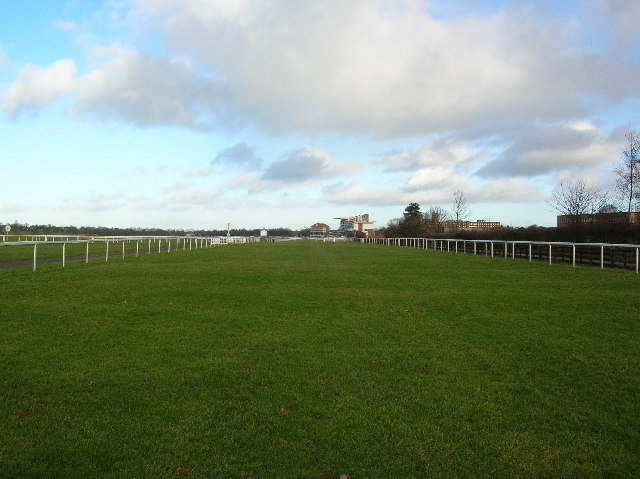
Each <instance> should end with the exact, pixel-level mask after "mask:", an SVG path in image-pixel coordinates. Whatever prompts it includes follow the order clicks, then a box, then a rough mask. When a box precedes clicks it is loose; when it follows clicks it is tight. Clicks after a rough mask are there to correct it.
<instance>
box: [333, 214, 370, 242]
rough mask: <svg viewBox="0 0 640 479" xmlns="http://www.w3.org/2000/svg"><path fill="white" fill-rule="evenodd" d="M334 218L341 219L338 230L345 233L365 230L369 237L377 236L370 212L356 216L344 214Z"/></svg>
mask: <svg viewBox="0 0 640 479" xmlns="http://www.w3.org/2000/svg"><path fill="white" fill-rule="evenodd" d="M334 220H340V227H339V228H338V231H340V232H341V233H344V234H348V233H351V232H352V231H355V232H363V233H364V234H366V235H367V237H370V236H375V234H374V231H373V223H374V222H373V221H370V220H369V214H368V213H367V214H364V215H356V216H342V217H339V218H334Z"/></svg>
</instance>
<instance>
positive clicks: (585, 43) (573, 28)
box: [0, 0, 640, 229]
mask: <svg viewBox="0 0 640 479" xmlns="http://www.w3.org/2000/svg"><path fill="white" fill-rule="evenodd" d="M638 25H640V2H636V1H628V0H582V1H578V0H576V1H569V0H567V1H561V0H549V1H544V0H536V1H534V0H530V1H526V0H514V1H507V0H505V1H500V0H459V1H446V0H441V1H438V0H433V1H431V0H349V1H345V0H313V1H300V0H275V1H274V0H102V1H100V0H93V1H90V0H21V1H15V2H14V1H11V2H9V1H6V2H2V10H1V14H0V165H1V166H2V168H1V172H2V173H1V176H0V177H1V178H2V184H0V222H12V221H14V220H18V221H20V222H23V223H30V224H39V223H45V224H47V223H51V224H58V225H76V226H81V225H104V226H145V227H146V226H157V227H177V228H215V229H218V228H222V227H223V226H224V224H225V223H227V222H231V223H232V224H233V225H234V226H236V227H239V228H257V227H267V228H268V227H277V226H283V227H289V228H293V229H297V228H303V227H307V226H309V225H311V224H313V223H315V222H318V221H320V222H326V223H328V224H329V225H331V226H334V227H337V224H338V222H337V221H336V220H333V219H332V218H334V217H337V216H346V215H355V214H362V213H370V214H371V217H372V219H373V220H375V221H376V223H377V225H378V226H384V225H385V224H386V223H387V222H388V221H389V220H390V219H392V218H395V217H398V216H401V215H402V212H403V210H404V208H405V206H406V205H407V204H408V203H410V202H417V203H419V204H420V205H421V207H422V209H423V210H426V209H428V208H429V207H430V206H436V205H438V206H441V207H443V208H445V209H449V208H450V207H451V200H452V198H453V192H454V191H456V190H463V191H464V192H465V193H466V194H468V196H469V200H470V205H471V207H470V210H471V217H472V218H470V219H477V218H484V219H487V220H494V221H501V222H502V223H504V224H511V225H514V226H526V225H529V224H539V225H545V226H547V225H555V213H554V212H553V211H552V210H551V209H550V208H549V206H547V203H546V199H547V198H548V197H549V195H550V192H551V190H552V189H553V187H554V186H555V185H556V184H557V183H558V182H559V181H562V180H566V179H568V178H575V177H581V178H584V179H586V180H588V181H589V182H590V183H592V184H594V185H599V186H603V187H609V186H611V184H612V183H613V175H612V169H613V167H614V165H615V164H616V162H617V161H618V159H619V155H620V149H621V148H622V147H623V145H624V135H625V133H626V132H627V131H628V129H629V127H630V126H632V127H636V128H637V127H638V126H640V121H639V120H640V119H639V118H638V112H639V111H640V110H639V107H640V81H639V79H640V29H638Z"/></svg>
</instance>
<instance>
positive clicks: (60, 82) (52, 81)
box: [2, 60, 76, 116]
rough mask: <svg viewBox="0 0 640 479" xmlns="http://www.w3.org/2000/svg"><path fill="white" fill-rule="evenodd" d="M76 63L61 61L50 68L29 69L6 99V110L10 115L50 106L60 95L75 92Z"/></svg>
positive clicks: (36, 67) (26, 68)
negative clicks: (73, 90)
mask: <svg viewBox="0 0 640 479" xmlns="http://www.w3.org/2000/svg"><path fill="white" fill-rule="evenodd" d="M75 73H76V65H75V62H74V61H73V60H59V61H57V62H54V63H52V64H51V65H49V66H48V67H46V68H42V67H39V66H36V65H25V66H24V67H22V69H21V70H20V73H19V74H18V78H17V80H15V81H14V82H13V83H11V85H9V88H8V89H7V92H6V94H5V96H4V98H3V99H2V109H3V110H5V111H6V112H7V113H9V114H10V115H14V116H16V115H20V114H21V113H23V112H25V111H27V110H36V109H39V108H42V107H45V106H47V105H48V104H50V103H52V102H53V101H54V100H56V99H57V98H58V97H59V96H60V95H63V94H65V93H69V92H71V90H72V89H73V87H74V82H75Z"/></svg>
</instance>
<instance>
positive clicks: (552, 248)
mask: <svg viewBox="0 0 640 479" xmlns="http://www.w3.org/2000/svg"><path fill="white" fill-rule="evenodd" d="M355 241H359V242H361V243H366V244H379V245H386V246H405V247H409V248H423V249H435V250H440V251H448V252H454V253H473V254H474V255H478V254H480V255H484V256H491V257H496V256H499V257H504V258H511V259H515V258H526V259H528V260H529V261H533V260H534V259H536V260H543V261H548V262H549V264H552V262H554V261H555V262H564V263H571V264H572V266H576V264H583V265H592V266H599V267H600V268H605V267H613V268H624V269H629V270H635V272H636V274H637V273H638V272H639V270H640V245H636V244H610V243H560V242H544V241H503V240H464V239H438V238H359V239H356V240H355Z"/></svg>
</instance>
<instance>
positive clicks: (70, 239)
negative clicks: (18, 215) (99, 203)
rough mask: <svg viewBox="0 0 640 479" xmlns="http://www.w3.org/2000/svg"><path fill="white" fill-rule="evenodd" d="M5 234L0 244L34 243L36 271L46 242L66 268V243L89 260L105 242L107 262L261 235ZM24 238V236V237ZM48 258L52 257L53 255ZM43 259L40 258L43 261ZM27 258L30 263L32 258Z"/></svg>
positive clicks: (249, 238) (243, 240)
mask: <svg viewBox="0 0 640 479" xmlns="http://www.w3.org/2000/svg"><path fill="white" fill-rule="evenodd" d="M3 236H4V237H3V241H2V242H0V247H11V246H33V263H32V264H33V271H36V267H37V264H38V261H39V259H38V246H43V245H60V247H61V249H60V253H59V254H60V256H57V257H55V258H54V259H53V260H54V261H60V262H62V267H63V268H64V267H65V265H66V261H67V260H68V259H70V258H68V256H67V245H76V244H85V245H86V248H85V251H84V261H85V263H88V262H89V258H90V255H89V246H90V245H92V244H104V246H105V248H104V251H103V254H104V260H105V262H106V261H109V258H113V257H114V256H120V255H121V256H122V259H124V258H125V255H126V254H134V253H135V256H136V257H137V256H138V255H139V254H141V253H147V254H151V253H152V252H157V253H162V252H167V253H170V252H171V251H174V250H180V249H182V250H186V249H189V250H191V249H202V248H211V247H215V246H219V245H228V244H242V243H252V242H255V241H259V238H255V237H244V236H215V237H209V236H101V237H90V238H86V237H85V239H81V238H82V237H81V236H76V235H69V236H67V235H27V236H25V235H20V236H17V238H18V241H6V238H7V236H8V235H3ZM22 238H24V240H23V239H22ZM27 238H29V239H27ZM133 243H135V249H133V246H132V244H133ZM120 244H121V246H120ZM126 245H130V246H129V249H127V248H126ZM46 259H47V260H51V258H46ZM76 259H77V258H76ZM43 260H44V259H43V258H40V261H43ZM0 261H1V260H0ZM27 261H28V262H29V263H31V260H30V259H29V260H27Z"/></svg>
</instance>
